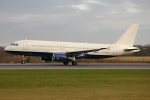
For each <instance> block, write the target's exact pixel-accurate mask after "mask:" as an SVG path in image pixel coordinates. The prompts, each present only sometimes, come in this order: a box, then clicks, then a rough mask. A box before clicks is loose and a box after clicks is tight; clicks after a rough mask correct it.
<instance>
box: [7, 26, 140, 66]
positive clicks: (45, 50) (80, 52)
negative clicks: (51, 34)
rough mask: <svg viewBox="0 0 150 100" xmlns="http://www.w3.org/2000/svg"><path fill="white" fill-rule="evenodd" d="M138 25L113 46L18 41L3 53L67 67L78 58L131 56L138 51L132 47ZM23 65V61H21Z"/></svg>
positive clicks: (73, 63) (131, 28)
mask: <svg viewBox="0 0 150 100" xmlns="http://www.w3.org/2000/svg"><path fill="white" fill-rule="evenodd" d="M138 27H139V24H133V25H132V26H131V27H130V28H129V29H128V30H127V31H126V32H125V33H124V34H123V35H122V37H121V38H120V39H119V40H118V41H117V42H116V43H114V44H111V45H109V44H94V43H75V42H54V41H38V40H20V41H15V42H13V43H11V44H10V45H9V46H7V47H6V48H5V52H8V53H10V54H15V55H22V56H23V57H24V56H40V57H41V60H45V61H59V62H63V64H64V65H68V63H69V62H70V61H72V65H77V62H76V59H78V58H90V59H99V58H108V57H115V56H120V55H126V54H131V53H134V52H138V51H140V49H139V48H137V47H133V44H134V40H135V37H136V34H137V30H138ZM22 64H24V59H23V61H22Z"/></svg>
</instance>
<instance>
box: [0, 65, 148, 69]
mask: <svg viewBox="0 0 150 100" xmlns="http://www.w3.org/2000/svg"><path fill="white" fill-rule="evenodd" d="M3 69H150V64H78V66H72V65H68V66H64V65H63V64H24V65H22V64H0V70H3Z"/></svg>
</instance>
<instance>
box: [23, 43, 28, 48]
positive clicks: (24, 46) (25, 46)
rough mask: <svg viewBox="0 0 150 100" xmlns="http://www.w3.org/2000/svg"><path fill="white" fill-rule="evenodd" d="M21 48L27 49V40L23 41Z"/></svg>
mask: <svg viewBox="0 0 150 100" xmlns="http://www.w3.org/2000/svg"><path fill="white" fill-rule="evenodd" d="M23 50H28V42H27V41H24V42H23Z"/></svg>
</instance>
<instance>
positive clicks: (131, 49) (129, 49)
mask: <svg viewBox="0 0 150 100" xmlns="http://www.w3.org/2000/svg"><path fill="white" fill-rule="evenodd" d="M134 50H138V51H140V49H139V48H137V47H133V48H128V49H124V51H134Z"/></svg>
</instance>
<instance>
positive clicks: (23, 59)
mask: <svg viewBox="0 0 150 100" xmlns="http://www.w3.org/2000/svg"><path fill="white" fill-rule="evenodd" d="M25 59H26V58H25V56H24V55H22V61H21V64H25Z"/></svg>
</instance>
